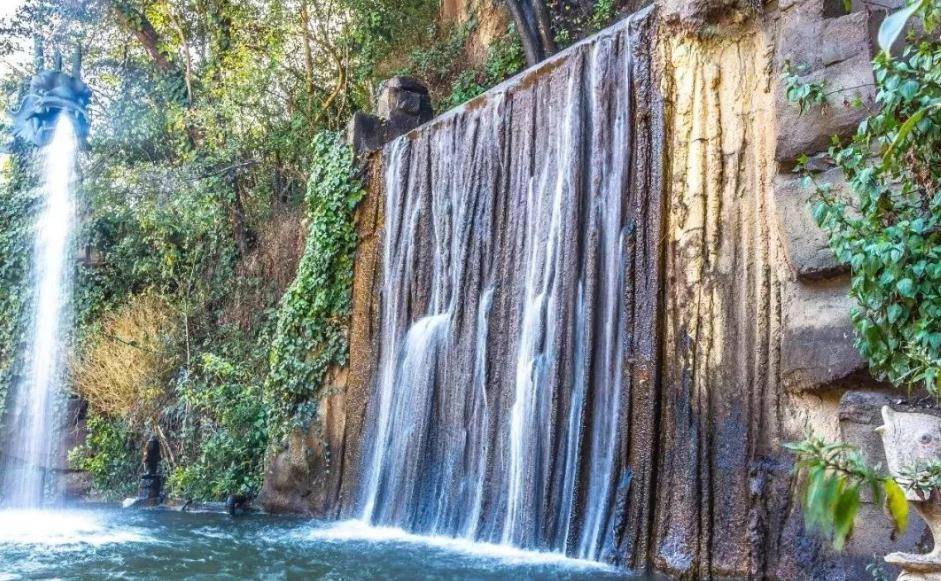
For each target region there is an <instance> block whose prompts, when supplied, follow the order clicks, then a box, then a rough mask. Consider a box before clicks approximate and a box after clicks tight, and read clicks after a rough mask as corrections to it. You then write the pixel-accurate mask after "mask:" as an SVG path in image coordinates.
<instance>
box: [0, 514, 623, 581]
mask: <svg viewBox="0 0 941 581" xmlns="http://www.w3.org/2000/svg"><path fill="white" fill-rule="evenodd" d="M34 578H44V579H46V578H61V579H101V578H121V579H181V578H187V579H217V578H227V579H258V578H264V579H337V580H348V579H349V580H359V579H403V580H406V579H407V580H413V579H414V580H420V579H435V580H437V579H514V580H520V579H572V580H580V579H586V580H587V579H602V580H604V579H628V578H629V577H628V576H627V574H626V573H625V572H623V571H619V570H617V569H614V568H611V567H608V566H604V565H600V564H598V563H592V562H589V561H579V560H573V559H566V558H564V557H561V556H560V555H557V554H551V553H550V554H547V553H537V552H532V551H522V550H518V549H513V548H510V547H504V546H497V545H487V544H481V543H471V542H468V541H463V540H456V539H450V538H445V537H419V536H417V535H410V534H408V533H405V532H403V531H401V530H398V529H393V528H374V527H367V526H365V525H364V524H362V523H360V522H358V521H347V522H339V523H332V522H331V523H320V522H316V521H310V520H306V519H297V518H286V517H274V516H263V515H255V516H244V517H230V516H228V515H224V514H217V513H180V512H172V511H121V510H120V509H112V508H95V509H77V510H66V511H59V512H50V511H13V510H8V511H0V579H2V580H6V579H34Z"/></svg>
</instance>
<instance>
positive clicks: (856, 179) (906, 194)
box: [807, 0, 941, 395]
mask: <svg viewBox="0 0 941 581" xmlns="http://www.w3.org/2000/svg"><path fill="white" fill-rule="evenodd" d="M915 12H917V13H918V14H919V15H920V16H921V17H922V19H923V21H924V22H925V23H926V26H927V27H928V30H929V31H930V30H933V27H934V24H935V23H936V22H937V21H938V19H939V17H941V2H938V1H937V0H934V1H932V2H928V1H925V0H923V1H919V2H915V3H913V4H912V5H911V6H910V7H909V8H908V9H905V10H902V11H900V13H901V15H903V16H905V18H906V19H907V18H908V17H909V16H911V15H912V14H913V13H915ZM898 18H899V14H896V15H893V16H892V17H890V18H887V19H886V23H887V25H884V26H883V30H882V31H880V39H881V40H883V41H884V42H883V44H884V46H886V48H887V47H888V46H890V45H891V44H892V41H893V40H894V38H895V36H898V34H899V31H900V30H901V25H902V24H904V21H902V22H901V23H899V21H898ZM887 27H888V28H890V29H894V34H893V30H889V31H888V32H887V31H886V28H887ZM889 37H891V39H889V40H888V42H885V41H886V40H887V39H888V38H889ZM873 67H874V73H875V80H876V88H877V101H878V103H879V105H880V109H879V111H878V112H877V113H876V114H874V115H872V116H871V117H869V118H868V119H866V120H864V121H863V122H862V123H861V124H860V126H859V129H858V131H857V133H856V135H855V136H854V137H853V138H852V140H851V141H850V142H849V143H840V142H838V141H837V142H835V144H834V145H833V147H831V148H830V150H829V156H830V158H831V159H832V160H833V161H834V162H835V163H836V165H837V166H838V167H839V168H840V169H841V170H842V171H843V174H844V175H845V177H846V180H847V183H848V184H849V186H850V189H851V190H852V194H853V195H852V196H850V197H849V198H847V197H845V196H841V195H837V194H836V193H835V192H834V191H833V190H832V186H831V185H828V184H821V183H817V182H816V180H815V178H814V176H813V174H812V173H809V172H808V173H807V181H808V183H809V185H811V186H812V187H814V188H815V189H816V191H817V194H818V196H819V203H818V204H817V205H816V207H815V209H814V216H815V218H816V220H817V222H818V224H820V225H821V226H822V227H823V228H824V229H825V230H826V231H827V232H828V233H829V236H830V246H831V248H832V249H833V251H834V253H835V254H836V256H837V258H838V259H839V260H840V261H842V262H843V263H845V264H848V265H849V266H850V268H851V270H852V284H851V289H850V294H851V295H852V297H853V298H854V299H856V303H857V306H856V307H855V308H854V310H853V324H854V326H855V328H856V331H857V341H856V344H857V347H858V348H859V350H860V352H861V353H862V354H863V356H865V357H866V359H867V360H868V361H869V365H870V369H871V370H872V371H873V372H874V373H875V374H876V375H877V376H879V377H882V378H884V379H887V380H888V381H890V382H892V383H893V384H895V385H900V386H913V385H922V386H923V387H924V388H925V389H927V390H928V391H929V392H930V393H933V394H935V395H939V394H941V355H939V353H941V290H939V289H941V188H939V186H941V163H939V162H941V40H939V39H938V38H937V35H936V34H927V35H925V36H922V37H919V38H915V37H910V41H909V43H907V46H906V47H905V48H904V51H903V52H902V54H901V55H900V56H899V57H897V58H896V57H893V56H891V54H890V53H889V52H888V51H886V50H884V51H883V52H882V53H881V54H879V56H877V57H876V59H875V61H874V64H873Z"/></svg>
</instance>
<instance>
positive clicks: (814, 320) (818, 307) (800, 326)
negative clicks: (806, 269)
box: [781, 279, 872, 392]
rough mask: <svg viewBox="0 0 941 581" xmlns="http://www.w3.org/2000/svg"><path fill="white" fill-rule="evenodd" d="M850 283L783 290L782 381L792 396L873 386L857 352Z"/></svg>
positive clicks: (795, 284) (799, 285)
mask: <svg viewBox="0 0 941 581" xmlns="http://www.w3.org/2000/svg"><path fill="white" fill-rule="evenodd" d="M848 288H849V285H848V283H847V281H846V280H843V279H838V280H832V281H827V282H821V283H818V284H805V283H802V282H799V281H792V283H791V284H789V285H788V287H787V289H786V290H785V297H784V306H783V309H784V312H783V324H784V328H783V330H782V337H781V379H782V384H783V385H784V387H785V389H787V390H789V391H792V392H802V391H813V390H819V389H833V388H838V387H841V386H844V385H846V384H847V383H861V384H865V383H872V380H871V379H870V378H869V374H868V371H867V365H866V361H865V360H864V359H863V357H862V355H860V354H859V352H858V351H857V350H856V346H855V344H854V343H855V335H854V331H853V323H852V319H851V318H850V308H851V307H852V306H853V299H851V298H850V296H849V294H847V291H848Z"/></svg>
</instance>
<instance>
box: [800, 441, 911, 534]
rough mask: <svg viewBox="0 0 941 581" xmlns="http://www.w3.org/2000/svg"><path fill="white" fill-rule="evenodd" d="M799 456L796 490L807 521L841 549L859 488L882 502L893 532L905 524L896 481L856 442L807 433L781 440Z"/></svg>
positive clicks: (902, 500) (850, 527) (902, 496)
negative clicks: (799, 480) (828, 439)
mask: <svg viewBox="0 0 941 581" xmlns="http://www.w3.org/2000/svg"><path fill="white" fill-rule="evenodd" d="M785 447H786V448H787V449H788V450H790V451H792V452H794V454H796V455H797V466H796V468H795V470H796V471H797V473H798V474H799V475H801V476H803V478H802V488H801V492H800V497H801V502H802V504H803V507H804V519H805V521H804V522H805V524H806V526H807V527H808V528H809V529H812V530H816V531H818V532H820V533H821V534H822V535H823V536H825V537H826V538H828V539H829V540H830V541H831V542H832V543H833V547H834V548H835V549H836V550H838V551H839V550H842V549H843V546H844V545H845V544H846V540H847V539H848V538H849V536H850V535H851V534H852V532H853V525H854V523H855V521H856V515H857V514H858V512H859V507H860V491H861V490H864V489H866V488H868V489H869V490H870V491H871V492H872V496H873V500H874V502H876V503H878V504H884V506H885V509H886V512H887V514H888V515H889V518H890V520H891V521H892V525H893V527H894V530H895V533H901V532H902V531H904V530H905V529H906V528H907V526H908V502H907V501H906V500H905V493H904V491H903V490H902V488H901V487H900V486H899V484H898V483H897V482H896V481H895V480H894V479H893V478H892V477H890V476H884V475H882V474H880V472H879V470H878V468H871V467H870V466H868V465H867V464H866V461H865V460H864V459H863V457H862V455H861V454H860V453H859V450H857V449H856V448H855V447H854V446H852V445H850V444H846V443H844V442H836V443H830V442H826V441H824V440H822V439H820V438H815V437H809V438H807V439H805V440H803V441H801V442H794V443H789V444H785Z"/></svg>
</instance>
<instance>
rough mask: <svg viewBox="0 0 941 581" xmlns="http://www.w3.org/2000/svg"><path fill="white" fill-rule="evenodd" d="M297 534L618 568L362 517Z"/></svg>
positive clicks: (536, 562) (528, 561)
mask: <svg viewBox="0 0 941 581" xmlns="http://www.w3.org/2000/svg"><path fill="white" fill-rule="evenodd" d="M295 538H297V539H298V540H306V541H320V542H346V541H367V542H373V543H407V544H416V545H425V546H430V547H435V548H439V549H443V550H447V551H453V552H455V553H462V554H465V555H470V556H474V557H483V558H488V559H496V560H500V561H503V562H506V563H508V564H514V565H521V564H522V565H553V566H557V567H566V568H580V569H593V570H597V571H612V572H613V571H617V570H618V569H616V568H615V567H613V566H611V565H607V564H605V563H600V562H598V561H589V560H585V559H573V558H571V557H566V556H565V555H563V554H562V553H550V552H542V551H530V550H525V549H520V548H517V547H513V546H510V545H498V544H494V543H480V542H474V541H470V540H468V539H465V538H454V537H445V536H434V535H429V536H425V535H416V534H413V533H409V532H406V531H404V530H402V529H400V528H396V527H377V526H370V525H368V524H366V523H364V522H363V521H361V520H348V521H340V522H336V523H331V524H327V525H324V526H318V527H317V528H314V529H308V530H306V531H299V532H297V533H296V537H295Z"/></svg>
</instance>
